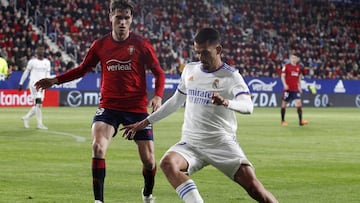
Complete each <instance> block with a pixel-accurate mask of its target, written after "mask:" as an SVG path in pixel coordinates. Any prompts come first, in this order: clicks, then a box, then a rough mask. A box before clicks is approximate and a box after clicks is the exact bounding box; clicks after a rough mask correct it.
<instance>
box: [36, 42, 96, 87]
mask: <svg viewBox="0 0 360 203" xmlns="http://www.w3.org/2000/svg"><path fill="white" fill-rule="evenodd" d="M96 42H97V41H95V42H94V43H93V44H92V45H91V47H90V49H89V51H88V53H87V54H86V56H85V58H84V60H83V61H82V63H81V64H80V65H79V66H77V67H75V68H72V69H70V70H68V71H66V72H65V73H64V74H61V75H58V76H56V77H54V78H44V79H41V80H39V81H37V82H36V83H35V87H36V89H40V88H41V89H47V88H50V87H51V86H53V85H55V84H62V83H66V82H70V81H73V80H75V79H77V78H80V77H83V76H84V75H85V74H86V73H87V72H89V71H91V69H92V68H93V67H95V66H96V65H97V63H98V62H99V58H98V56H97V54H96V49H98V48H97V43H96Z"/></svg>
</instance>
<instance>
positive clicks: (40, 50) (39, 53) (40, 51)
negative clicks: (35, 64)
mask: <svg viewBox="0 0 360 203" xmlns="http://www.w3.org/2000/svg"><path fill="white" fill-rule="evenodd" d="M44 55H45V47H38V48H37V56H38V57H39V58H43V57H44Z"/></svg>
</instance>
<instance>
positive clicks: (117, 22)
mask: <svg viewBox="0 0 360 203" xmlns="http://www.w3.org/2000/svg"><path fill="white" fill-rule="evenodd" d="M109 17H110V22H111V25H112V32H113V37H114V38H115V40H125V39H126V38H127V37H128V36H129V31H130V25H131V23H132V19H133V16H132V14H131V11H130V9H115V11H114V12H112V13H110V15H109Z"/></svg>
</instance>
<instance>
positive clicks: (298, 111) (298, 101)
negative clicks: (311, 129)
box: [295, 98, 308, 126]
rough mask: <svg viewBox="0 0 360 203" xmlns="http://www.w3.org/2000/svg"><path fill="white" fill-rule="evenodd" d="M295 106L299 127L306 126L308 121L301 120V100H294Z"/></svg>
mask: <svg viewBox="0 0 360 203" xmlns="http://www.w3.org/2000/svg"><path fill="white" fill-rule="evenodd" d="M295 105H296V109H297V114H298V117H299V125H300V126H303V125H306V124H308V121H307V120H303V119H302V113H303V112H302V102H301V98H297V99H295Z"/></svg>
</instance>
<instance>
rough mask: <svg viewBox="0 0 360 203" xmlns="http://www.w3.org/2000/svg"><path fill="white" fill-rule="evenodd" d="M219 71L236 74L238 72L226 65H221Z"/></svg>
mask: <svg viewBox="0 0 360 203" xmlns="http://www.w3.org/2000/svg"><path fill="white" fill-rule="evenodd" d="M220 70H222V71H225V72H229V73H236V72H239V71H238V69H236V68H235V67H233V66H230V65H229V64H227V63H223V65H222V66H221V67H220Z"/></svg>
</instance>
